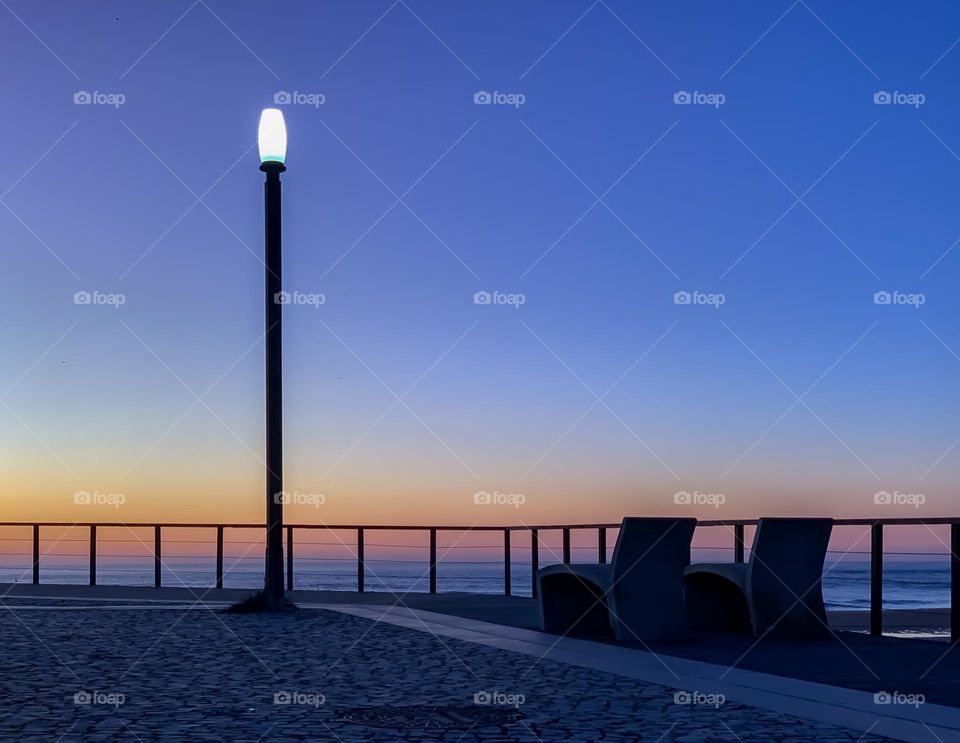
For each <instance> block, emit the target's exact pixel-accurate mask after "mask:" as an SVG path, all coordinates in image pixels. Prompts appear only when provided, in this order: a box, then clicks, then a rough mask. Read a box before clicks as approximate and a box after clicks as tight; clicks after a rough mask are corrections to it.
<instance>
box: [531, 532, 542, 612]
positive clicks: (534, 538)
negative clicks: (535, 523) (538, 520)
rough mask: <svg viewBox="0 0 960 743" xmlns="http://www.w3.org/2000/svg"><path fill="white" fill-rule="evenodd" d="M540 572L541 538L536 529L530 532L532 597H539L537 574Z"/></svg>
mask: <svg viewBox="0 0 960 743" xmlns="http://www.w3.org/2000/svg"><path fill="white" fill-rule="evenodd" d="M539 572H540V537H539V534H538V532H537V530H536V529H531V530H530V595H531V596H533V598H536V597H537V573H539Z"/></svg>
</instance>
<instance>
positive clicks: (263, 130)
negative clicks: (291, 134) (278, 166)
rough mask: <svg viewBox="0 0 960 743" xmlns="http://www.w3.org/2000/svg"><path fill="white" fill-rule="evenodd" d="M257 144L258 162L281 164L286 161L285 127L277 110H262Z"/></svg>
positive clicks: (279, 111) (281, 113) (281, 115)
mask: <svg viewBox="0 0 960 743" xmlns="http://www.w3.org/2000/svg"><path fill="white" fill-rule="evenodd" d="M257 144H258V145H259V146H260V162H262V163H266V162H275V163H282V162H283V161H284V160H285V159H286V157H287V127H286V125H285V124H284V123H283V111H281V110H280V109H279V108H265V109H263V113H261V114H260V129H259V131H258V132H257Z"/></svg>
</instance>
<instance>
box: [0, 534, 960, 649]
mask: <svg viewBox="0 0 960 743" xmlns="http://www.w3.org/2000/svg"><path fill="white" fill-rule="evenodd" d="M758 523H759V519H711V520H704V521H698V522H697V526H698V527H725V528H727V529H729V530H730V532H731V535H732V544H731V547H715V546H707V547H695V548H694V549H714V550H718V549H723V550H726V549H731V548H732V549H733V554H734V557H733V559H734V562H744V561H745V559H746V552H747V545H746V543H745V540H744V528H745V527H747V526H756V525H757V524H758ZM833 523H834V525H835V526H864V527H869V528H870V535H871V536H870V550H869V551H867V550H849V551H843V550H828V551H827V552H828V554H840V555H841V556H844V555H848V554H855V555H870V632H871V634H881V633H882V632H883V557H884V555H905V556H916V557H921V556H922V557H949V558H950V597H951V599H950V621H951V628H950V632H951V641H952V642H960V516H942V517H933V518H919V517H917V518H846V519H834V522H833ZM938 525H943V526H947V525H949V526H950V543H949V544H950V546H949V551H948V552H926V551H917V550H913V551H907V550H901V551H896V550H890V551H886V550H884V547H883V536H884V534H883V531H884V527H887V526H938ZM619 526H620V524H619V523H600V524H597V523H594V524H583V523H579V524H522V525H509V524H508V525H502V526H477V525H471V526H458V525H452V524H447V525H434V526H426V525H410V524H401V525H397V524H372V525H370V524H324V523H313V524H286V525H285V528H286V536H287V538H286V552H287V555H286V557H287V565H286V568H287V571H286V572H287V574H286V583H287V587H288V589H292V588H293V587H294V566H295V561H294V557H295V556H294V545H295V544H297V545H298V546H299V548H300V551H301V554H300V557H299V558H298V559H299V560H302V561H307V562H312V563H322V562H344V561H347V560H350V559H351V558H350V557H346V558H336V557H324V556H319V555H316V554H314V555H310V554H305V553H307V552H309V548H310V547H311V546H314V547H342V548H345V549H347V550H348V551H351V552H352V547H351V546H350V545H349V544H347V543H346V542H339V544H338V543H336V542H311V541H309V540H300V541H297V542H296V543H295V541H294V532H295V531H297V530H300V531H301V534H302V533H303V531H305V530H314V531H316V530H324V531H351V532H353V533H354V534H355V535H356V542H355V544H356V551H355V552H352V555H351V557H352V558H353V559H355V560H356V565H357V577H356V590H357V591H360V592H363V591H364V585H365V577H366V574H367V563H370V564H374V565H376V564H380V563H412V564H421V565H422V564H425V563H426V564H428V565H429V568H428V574H429V591H430V593H436V591H437V573H438V566H439V565H444V564H445V565H464V566H465V565H494V564H497V563H501V564H502V565H503V592H504V594H506V595H508V596H509V595H511V593H512V578H513V572H514V566H513V565H512V562H511V555H512V552H513V550H521V551H522V552H523V554H524V555H526V554H527V553H529V569H530V584H531V595H532V596H533V597H534V598H536V596H537V593H538V591H537V576H538V569H539V564H540V550H541V548H542V549H546V550H547V551H548V552H550V553H551V555H552V557H553V558H554V559H556V560H558V561H561V562H563V563H570V562H571V561H572V559H573V557H574V556H577V555H580V554H582V553H583V552H584V551H587V552H593V551H594V550H596V553H595V554H596V559H597V561H598V562H600V563H605V562H607V555H608V549H607V530H608V529H617V528H619ZM4 527H8V528H30V529H31V530H32V535H31V536H30V537H10V538H8V541H24V542H32V548H33V555H32V556H33V561H32V565H31V567H32V571H33V583H35V584H36V583H40V560H41V550H40V544H41V541H42V540H41V536H42V534H41V529H42V528H43V529H46V528H59V529H73V528H85V529H87V530H88V535H87V537H86V538H60V539H56V540H55V544H54V547H56V543H59V542H67V543H76V542H87V543H88V545H89V547H88V550H87V552H86V553H78V552H59V553H57V552H54V551H53V549H52V548H51V551H50V552H49V553H44V555H43V556H44V557H47V558H48V561H47V563H46V564H47V565H48V566H50V565H51V562H50V559H56V558H59V557H88V558H89V579H90V585H96V583H97V558H98V557H101V558H107V559H113V558H127V559H136V558H147V559H150V558H152V561H153V566H154V586H156V587H158V588H159V587H160V586H161V583H162V579H163V576H164V573H165V571H164V567H166V573H170V572H171V567H170V565H166V566H164V560H163V551H162V545H163V542H164V538H163V534H164V530H165V529H167V530H169V529H210V530H212V531H214V533H215V540H216V541H215V544H216V556H215V559H216V569H215V584H214V585H215V586H216V587H217V588H222V587H223V577H224V559H225V558H226V559H228V560H230V561H232V564H231V566H230V567H229V569H228V571H227V572H229V573H230V574H233V575H255V574H256V573H252V572H246V571H243V570H237V569H236V567H237V565H238V564H239V563H240V562H241V560H247V561H248V560H250V559H258V556H257V555H247V554H246V553H244V554H242V555H231V554H229V553H227V554H225V553H224V546H225V544H226V545H238V546H239V545H253V544H259V543H261V542H263V541H264V540H263V539H262V538H259V539H255V540H254V541H246V540H245V541H240V540H236V541H226V542H225V540H224V533H225V530H227V529H235V530H251V529H254V530H265V525H264V524H260V523H231V524H216V523H183V522H156V521H149V522H111V521H40V522H38V521H0V528H4ZM105 529H128V530H132V529H153V540H152V544H151V540H149V537H148V538H146V539H142V540H141V539H136V540H134V539H109V538H104V537H108V536H109V535H108V534H105V533H104V532H103V531H102V530H105ZM98 530H101V531H100V532H99V533H98ZM372 531H376V532H389V531H399V532H423V533H424V536H425V537H426V538H427V540H428V546H425V545H417V544H413V545H411V544H388V543H383V542H367V541H365V533H366V532H372ZM541 531H543V532H559V534H560V537H561V546H560V548H559V550H560V553H559V554H558V553H557V552H556V551H554V550H553V549H551V548H550V547H547V546H546V545H544V544H543V542H542V540H541V538H540V536H539V535H540V532H541ZM582 531H594V532H596V546H595V547H593V546H582V545H573V544H572V539H571V537H572V534H573V532H582ZM439 532H459V533H461V534H463V533H464V532H467V533H469V532H481V533H486V534H490V533H499V534H500V541H499V542H498V543H493V544H486V543H484V544H474V545H471V544H454V545H451V546H449V547H443V546H440V549H441V550H442V554H441V555H440V557H439V558H438V556H437V550H438V545H437V535H438V533H439ZM512 532H529V533H530V537H531V538H530V543H529V545H527V544H521V543H518V542H516V541H515V540H512V539H511V534H512ZM167 534H169V532H167ZM3 539H4V537H3V536H2V535H0V541H3ZM47 541H50V540H49V538H48V540H47ZM98 541H99V543H100V545H101V549H102V545H103V543H104V542H106V543H117V544H134V543H139V544H140V545H141V546H142V547H144V549H145V550H146V551H145V552H144V553H143V554H131V555H121V554H116V553H111V552H103V551H98V548H97V543H98ZM166 542H167V544H168V545H171V544H209V543H210V542H207V541H205V540H202V539H173V538H167V539H166ZM944 546H945V547H946V545H944ZM365 547H370V548H379V549H384V548H386V549H427V550H429V552H428V554H427V555H426V556H425V557H424V558H423V559H396V558H386V559H383V558H381V559H378V558H376V557H374V558H365V557H364V549H365ZM453 549H460V550H463V549H474V550H478V549H502V554H501V557H500V559H499V560H480V561H477V560H473V561H471V560H446V559H442V558H443V557H444V556H445V555H446V554H447V553H448V552H450V551H451V550H453ZM28 554H29V553H27V552H23V553H20V552H0V556H16V557H20V556H24V557H25V556H27V555H28ZM213 558H214V555H212V554H211V555H195V554H190V553H188V554H175V553H174V554H167V555H166V559H167V560H169V561H171V562H173V561H181V560H188V559H189V560H206V559H213ZM0 567H2V566H0ZM107 567H108V568H109V570H111V571H114V572H139V571H136V570H135V569H124V568H119V567H114V566H113V565H110V564H108V565H107ZM4 569H7V568H4ZM56 569H58V570H69V569H74V568H73V567H72V566H71V567H66V566H59V565H57V566H56ZM75 569H78V570H79V569H81V568H80V567H79V566H76V568H75ZM178 571H179V572H184V571H183V570H182V569H180V568H178ZM186 572H187V573H189V572H190V571H186ZM201 572H202V573H203V574H205V573H206V571H193V573H194V574H201ZM371 576H372V577H373V578H375V579H377V580H380V579H381V578H383V577H394V578H404V579H405V580H407V579H410V576H385V575H382V574H381V575H377V574H375V573H374V572H373V571H371ZM337 577H338V578H339V577H342V576H337ZM457 579H458V580H462V579H465V576H458V578H457ZM426 580H427V576H426V574H425V575H424V576H422V577H421V578H419V579H416V580H415V581H414V582H415V584H416V585H419V584H420V583H421V582H423V581H426ZM380 582H381V584H382V580H380ZM338 585H339V584H338ZM382 585H383V584H382ZM383 587H385V585H384V586H383Z"/></svg>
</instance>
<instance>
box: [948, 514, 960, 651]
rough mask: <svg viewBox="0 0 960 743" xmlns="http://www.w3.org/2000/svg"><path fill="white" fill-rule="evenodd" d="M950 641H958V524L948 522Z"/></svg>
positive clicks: (959, 639) (959, 529)
mask: <svg viewBox="0 0 960 743" xmlns="http://www.w3.org/2000/svg"><path fill="white" fill-rule="evenodd" d="M950 642H951V643H957V642H960V524H950Z"/></svg>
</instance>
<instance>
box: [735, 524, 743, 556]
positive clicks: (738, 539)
mask: <svg viewBox="0 0 960 743" xmlns="http://www.w3.org/2000/svg"><path fill="white" fill-rule="evenodd" d="M733 561H734V562H738V563H742V562H743V524H734V525H733Z"/></svg>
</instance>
